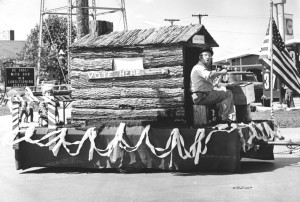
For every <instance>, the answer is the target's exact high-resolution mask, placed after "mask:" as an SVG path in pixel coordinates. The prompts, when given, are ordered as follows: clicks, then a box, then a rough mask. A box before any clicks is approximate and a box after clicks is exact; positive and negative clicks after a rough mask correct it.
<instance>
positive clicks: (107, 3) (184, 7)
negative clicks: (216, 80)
mask: <svg viewBox="0 0 300 202" xmlns="http://www.w3.org/2000/svg"><path fill="white" fill-rule="evenodd" d="M44 1H45V9H48V10H49V9H54V8H59V7H62V6H67V4H68V0H44ZM95 1H96V6H97V7H120V0H95ZM274 1H275V0H274ZM73 2H74V5H75V0H73ZM40 3H41V0H30V1H29V0H27V1H25V0H0V31H3V30H15V40H26V38H27V36H28V35H29V33H30V30H31V29H32V28H34V27H35V25H37V24H38V23H39V18H40ZM90 5H91V1H90ZM125 5H126V16H127V24H128V29H130V30H132V29H149V28H152V27H161V26H169V25H170V22H168V21H165V19H179V20H180V21H175V22H174V24H175V25H189V24H196V23H199V19H198V18H197V17H192V15H198V14H207V15H208V16H205V17H202V24H203V25H204V26H205V28H206V29H207V30H208V32H209V33H210V34H211V35H212V37H213V38H214V39H215V40H216V42H217V43H218V44H219V47H218V48H214V52H215V55H214V60H216V59H218V58H223V57H226V56H229V55H232V54H236V53H239V52H243V51H247V50H250V49H257V48H260V46H261V45H262V43H263V40H264V37H265V33H266V30H267V26H268V19H269V16H270V0H125ZM284 8H285V13H288V14H293V21H294V38H300V1H299V0H286V4H285V6H284ZM61 11H63V10H61ZM280 11H281V10H280ZM73 12H76V11H75V9H73ZM98 12H103V10H102V11H100V10H98ZM45 17H47V16H45ZM97 19H98V20H109V21H112V22H113V23H114V29H115V30H122V29H123V27H124V26H123V23H122V22H123V21H122V15H121V13H120V12H117V13H115V14H109V15H99V16H98V17H97ZM73 20H74V23H76V22H75V17H73Z"/></svg>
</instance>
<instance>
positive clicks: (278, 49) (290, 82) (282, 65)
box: [259, 19, 300, 93]
mask: <svg viewBox="0 0 300 202" xmlns="http://www.w3.org/2000/svg"><path fill="white" fill-rule="evenodd" d="M271 21H272V23H273V24H272V27H273V37H272V36H271V30H270V28H271V27H270V23H269V27H268V30H267V34H266V37H265V40H264V43H263V45H262V48H261V51H260V56H259V62H260V63H261V64H262V65H263V66H265V67H266V68H267V69H269V70H271V54H272V53H271V39H272V38H273V72H274V74H275V75H276V76H278V77H279V78H280V79H281V81H282V82H283V83H284V84H285V85H286V86H287V87H289V88H290V89H291V90H293V91H295V92H297V93H300V75H299V72H298V70H297V68H296V65H295V63H294V61H293V60H292V58H291V56H290V54H289V52H288V50H287V49H286V47H285V45H284V42H283V40H282V38H281V36H280V33H279V31H278V29H277V26H276V23H275V21H274V19H272V20H270V22H271Z"/></svg>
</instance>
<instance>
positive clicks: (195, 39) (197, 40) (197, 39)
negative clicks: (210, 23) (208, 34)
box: [193, 35, 205, 44]
mask: <svg viewBox="0 0 300 202" xmlns="http://www.w3.org/2000/svg"><path fill="white" fill-rule="evenodd" d="M193 43H195V44H205V38H204V35H195V36H194V37H193Z"/></svg>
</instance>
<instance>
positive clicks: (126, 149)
mask: <svg viewBox="0 0 300 202" xmlns="http://www.w3.org/2000/svg"><path fill="white" fill-rule="evenodd" d="M207 46H208V47H217V46H218V44H217V43H216V42H215V40H214V39H213V37H212V36H211V35H210V34H209V33H208V31H207V30H206V28H205V27H204V26H203V25H200V24H198V25H189V26H169V27H161V28H152V29H145V30H140V29H138V30H130V31H121V32H110V33H107V34H104V35H100V36H95V35H86V36H85V37H83V38H81V39H79V40H78V41H77V42H76V43H74V44H72V46H71V49H70V53H71V55H70V57H71V60H70V65H71V66H70V78H71V85H72V88H73V90H72V94H71V97H68V98H61V96H60V97H58V96H55V95H54V96H41V97H38V96H34V95H33V94H32V93H30V91H29V93H27V94H26V95H25V96H17V97H13V98H11V101H12V103H13V105H12V106H13V107H12V111H13V114H12V119H13V138H14V142H13V147H14V149H15V159H16V168H17V169H27V168H30V167H77V168H94V169H122V170H142V171H144V172H147V170H149V169H157V170H169V171H170V170H172V171H230V172H237V171H239V170H240V164H241V158H243V157H248V158H256V159H264V160H273V159H274V155H273V145H272V144H268V142H269V141H273V140H275V139H276V137H277V133H276V126H275V125H274V122H273V121H268V120H266V121H260V122H253V121H251V112H250V110H249V109H250V108H249V104H250V103H251V102H254V89H253V84H251V83H246V84H242V85H237V86H229V87H228V88H229V89H228V90H231V91H232V92H233V94H234V102H235V106H236V113H237V120H236V121H235V122H234V123H232V124H231V126H230V127H228V125H227V124H226V125H224V124H223V125H222V124H221V125H214V124H213V122H212V121H211V116H210V112H211V110H210V109H209V107H207V106H194V105H193V103H192V100H191V94H190V91H189V89H190V72H191V69H192V67H193V66H194V65H195V64H196V63H197V62H198V55H199V52H200V51H201V49H203V48H204V47H207ZM57 99H60V100H59V101H63V102H66V103H70V102H72V109H71V117H70V118H69V119H68V120H69V121H68V123H65V124H64V125H58V124H57V123H56V119H55V104H54V103H55V101H56V100H57ZM23 100H25V101H28V100H32V101H36V102H40V101H44V102H47V104H48V126H47V127H41V126H36V125H30V124H29V125H28V126H27V127H24V126H23V125H22V124H21V123H20V121H19V102H20V101H23ZM64 121H65V119H64Z"/></svg>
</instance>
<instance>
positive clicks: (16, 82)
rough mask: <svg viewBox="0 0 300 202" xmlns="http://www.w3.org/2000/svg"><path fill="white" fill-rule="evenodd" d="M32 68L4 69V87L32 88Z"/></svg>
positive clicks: (33, 81) (33, 79) (33, 78)
mask: <svg viewBox="0 0 300 202" xmlns="http://www.w3.org/2000/svg"><path fill="white" fill-rule="evenodd" d="M34 84H35V74H34V67H9V68H6V87H22V86H34Z"/></svg>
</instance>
